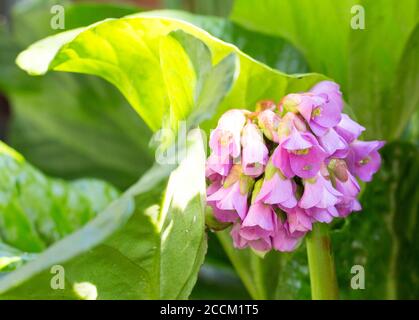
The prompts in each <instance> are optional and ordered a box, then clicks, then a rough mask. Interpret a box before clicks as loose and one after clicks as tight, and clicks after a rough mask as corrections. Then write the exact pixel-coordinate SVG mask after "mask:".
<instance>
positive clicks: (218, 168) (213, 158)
mask: <svg viewBox="0 0 419 320" xmlns="http://www.w3.org/2000/svg"><path fill="white" fill-rule="evenodd" d="M232 166H233V159H232V158H231V157H230V156H229V155H228V154H222V155H218V154H216V153H215V152H213V153H211V155H210V156H209V157H208V159H207V163H206V172H207V177H208V176H209V175H210V173H214V172H215V173H218V174H220V175H221V176H224V177H226V176H228V174H229V173H230V170H231V167H232Z"/></svg>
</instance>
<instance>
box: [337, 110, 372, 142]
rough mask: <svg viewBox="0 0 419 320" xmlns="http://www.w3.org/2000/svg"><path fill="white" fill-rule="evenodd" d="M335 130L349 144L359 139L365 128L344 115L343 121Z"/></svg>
mask: <svg viewBox="0 0 419 320" xmlns="http://www.w3.org/2000/svg"><path fill="white" fill-rule="evenodd" d="M335 130H336V132H337V133H338V134H339V135H340V136H341V137H342V138H343V139H345V141H346V142H347V143H351V142H352V141H354V140H355V139H358V137H359V136H360V135H361V133H362V132H363V131H364V130H365V128H364V127H363V126H361V125H360V124H358V123H357V122H355V121H353V120H352V119H351V118H349V116H348V115H347V114H345V113H342V119H341V120H340V122H339V123H338V125H337V126H336V127H335Z"/></svg>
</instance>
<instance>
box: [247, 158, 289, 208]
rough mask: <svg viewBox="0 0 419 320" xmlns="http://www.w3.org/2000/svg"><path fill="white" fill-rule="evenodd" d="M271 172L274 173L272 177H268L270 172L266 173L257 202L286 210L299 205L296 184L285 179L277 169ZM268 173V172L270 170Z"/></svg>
mask: <svg viewBox="0 0 419 320" xmlns="http://www.w3.org/2000/svg"><path fill="white" fill-rule="evenodd" d="M269 165H270V164H268V166H269ZM271 166H272V165H271ZM272 167H273V166H272ZM271 170H273V171H274V172H273V173H272V174H271V175H268V172H266V173H265V179H264V180H263V184H262V188H261V189H260V191H259V193H258V195H257V196H256V200H255V201H256V202H263V203H265V204H278V205H281V206H282V207H285V208H293V207H295V206H296V205H297V199H296V198H295V188H296V186H295V182H294V181H292V180H291V179H287V178H285V177H284V176H283V175H282V174H281V173H280V172H279V171H278V170H277V169H276V168H273V169H271ZM266 171H268V168H267V169H266Z"/></svg>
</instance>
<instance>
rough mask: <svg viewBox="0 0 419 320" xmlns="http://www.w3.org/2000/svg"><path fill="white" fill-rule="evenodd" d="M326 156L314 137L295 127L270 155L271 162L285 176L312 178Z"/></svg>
mask: <svg viewBox="0 0 419 320" xmlns="http://www.w3.org/2000/svg"><path fill="white" fill-rule="evenodd" d="M326 157H327V154H326V152H325V151H324V150H323V149H322V147H321V146H320V145H319V144H318V142H317V140H316V138H315V137H314V136H313V135H312V134H311V133H308V132H299V131H298V130H297V129H296V128H295V127H294V128H293V129H292V132H291V134H290V135H289V136H288V137H287V138H286V139H284V140H283V141H282V143H281V144H280V145H279V146H278V147H277V148H276V149H275V151H274V152H273V155H272V161H273V164H274V165H275V166H276V167H277V168H278V169H280V170H281V172H282V173H283V174H284V175H285V176H286V177H287V178H292V177H294V176H295V175H297V176H299V177H300V178H304V179H307V178H312V177H314V176H315V175H316V174H317V172H319V170H320V167H321V165H322V163H323V161H324V159H325V158H326Z"/></svg>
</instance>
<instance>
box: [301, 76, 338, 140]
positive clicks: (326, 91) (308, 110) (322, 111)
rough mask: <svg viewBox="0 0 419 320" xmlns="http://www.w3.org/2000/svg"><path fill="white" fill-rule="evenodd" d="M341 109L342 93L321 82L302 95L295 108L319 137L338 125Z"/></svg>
mask: <svg viewBox="0 0 419 320" xmlns="http://www.w3.org/2000/svg"><path fill="white" fill-rule="evenodd" d="M342 108H343V100H342V93H341V92H340V89H339V86H338V85H337V84H336V83H334V82H331V81H322V82H320V83H318V84H317V85H315V86H314V87H313V88H312V89H311V90H310V92H309V93H306V94H302V95H301V96H300V101H299V103H298V106H297V110H298V111H299V112H300V114H301V115H302V116H303V117H304V119H305V120H306V121H307V123H308V124H309V126H310V128H311V130H312V131H313V132H314V134H315V135H316V136H319V137H320V136H323V135H324V134H325V133H326V132H327V130H328V129H329V128H333V127H334V126H336V125H337V124H338V123H339V121H340V120H341V112H342Z"/></svg>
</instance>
